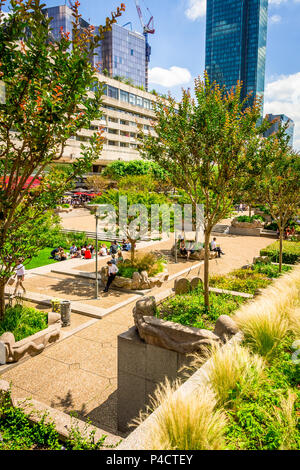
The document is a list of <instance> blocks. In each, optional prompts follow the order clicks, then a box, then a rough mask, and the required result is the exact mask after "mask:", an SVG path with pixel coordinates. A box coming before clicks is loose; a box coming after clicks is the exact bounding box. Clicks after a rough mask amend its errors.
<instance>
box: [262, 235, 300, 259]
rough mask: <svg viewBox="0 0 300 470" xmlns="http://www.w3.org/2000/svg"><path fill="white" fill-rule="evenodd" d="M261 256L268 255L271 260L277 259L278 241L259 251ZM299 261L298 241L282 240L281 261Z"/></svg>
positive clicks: (299, 247)
mask: <svg viewBox="0 0 300 470" xmlns="http://www.w3.org/2000/svg"><path fill="white" fill-rule="evenodd" d="M260 255H261V256H269V258H270V259H271V261H273V262H274V263H278V261H279V241H276V242H274V243H272V244H271V245H269V246H267V247H266V248H264V249H263V250H261V251H260ZM299 261H300V241H287V240H284V241H283V263H286V264H296V263H298V262H299Z"/></svg>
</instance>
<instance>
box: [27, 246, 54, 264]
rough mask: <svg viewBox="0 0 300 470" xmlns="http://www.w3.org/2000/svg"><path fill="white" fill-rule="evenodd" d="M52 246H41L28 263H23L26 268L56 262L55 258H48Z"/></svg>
mask: <svg viewBox="0 0 300 470" xmlns="http://www.w3.org/2000/svg"><path fill="white" fill-rule="evenodd" d="M52 250H53V248H43V249H42V250H41V251H40V252H39V254H38V255H37V256H34V257H33V258H32V259H31V260H30V261H29V262H28V263H27V262H26V263H25V266H26V269H34V268H40V267H41V266H46V265H47V264H54V263H58V261H56V260H55V259H49V257H50V253H51V251H52Z"/></svg>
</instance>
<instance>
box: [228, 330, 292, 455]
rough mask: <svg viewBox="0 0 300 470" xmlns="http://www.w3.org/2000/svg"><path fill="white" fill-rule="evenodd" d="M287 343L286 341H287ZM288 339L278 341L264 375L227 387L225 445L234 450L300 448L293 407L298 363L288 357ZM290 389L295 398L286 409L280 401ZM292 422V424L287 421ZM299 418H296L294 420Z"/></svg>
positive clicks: (289, 351) (289, 355) (285, 397)
mask: <svg viewBox="0 0 300 470" xmlns="http://www.w3.org/2000/svg"><path fill="white" fill-rule="evenodd" d="M287 343H288V345H287ZM290 345H291V341H290V340H288V339H287V341H285V342H284V343H282V344H281V346H280V348H279V349H278V351H277V354H276V356H275V357H274V359H273V360H272V362H271V363H270V364H269V367H267V368H266V369H265V377H264V379H263V380H260V381H259V383H257V384H255V383H254V384H253V386H252V387H243V388H241V387H240V384H239V383H237V384H236V386H235V388H234V389H232V390H231V391H230V401H229V404H230V406H229V407H228V408H227V410H226V411H227V414H228V418H229V425H228V428H227V433H226V438H227V441H228V446H227V447H228V448H229V449H235V450H276V449H277V450H278V449H285V450H292V449H294V450H296V449H298V450H299V448H300V428H299V423H298V427H297V424H296V423H297V411H296V410H297V409H299V406H300V391H299V388H298V387H297V386H298V384H299V381H300V366H299V364H298V365H296V364H293V363H292V361H291V354H292V350H291V348H290ZM289 393H292V394H293V395H294V396H295V398H296V402H295V404H294V406H292V407H291V411H290V413H287V412H286V411H284V406H283V405H284V401H285V400H286V399H287V398H288V395H289ZM291 421H294V422H295V424H296V425H295V426H293V425H292V424H291ZM298 421H299V420H298Z"/></svg>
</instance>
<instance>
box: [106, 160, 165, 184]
mask: <svg viewBox="0 0 300 470" xmlns="http://www.w3.org/2000/svg"><path fill="white" fill-rule="evenodd" d="M149 174H150V175H151V174H152V176H153V177H154V178H155V179H158V180H163V179H164V178H165V177H166V172H165V170H163V169H162V168H161V167H160V166H159V165H158V164H157V163H155V162H149V161H147V160H146V161H145V160H133V161H131V162H122V161H116V162H113V163H111V164H110V165H107V167H106V168H105V170H104V172H103V176H108V177H109V178H112V179H115V180H119V179H120V178H122V177H124V176H129V175H149Z"/></svg>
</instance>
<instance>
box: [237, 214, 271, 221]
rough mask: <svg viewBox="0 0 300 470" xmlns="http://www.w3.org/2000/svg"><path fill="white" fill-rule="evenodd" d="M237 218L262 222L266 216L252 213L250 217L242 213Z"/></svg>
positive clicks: (238, 219)
mask: <svg viewBox="0 0 300 470" xmlns="http://www.w3.org/2000/svg"><path fill="white" fill-rule="evenodd" d="M236 220H237V221H238V222H248V223H252V222H254V220H260V221H261V222H263V221H264V218H263V216H261V215H252V216H251V217H249V216H248V215H240V216H239V217H237V218H236Z"/></svg>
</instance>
